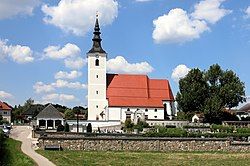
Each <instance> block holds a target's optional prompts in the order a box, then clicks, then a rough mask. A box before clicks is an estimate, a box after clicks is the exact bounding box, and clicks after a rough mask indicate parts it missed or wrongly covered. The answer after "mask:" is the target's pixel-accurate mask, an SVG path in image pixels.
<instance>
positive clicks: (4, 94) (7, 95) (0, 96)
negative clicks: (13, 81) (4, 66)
mask: <svg viewBox="0 0 250 166" xmlns="http://www.w3.org/2000/svg"><path fill="white" fill-rule="evenodd" d="M10 98H13V95H12V94H10V93H8V92H5V91H0V99H1V100H4V99H10Z"/></svg>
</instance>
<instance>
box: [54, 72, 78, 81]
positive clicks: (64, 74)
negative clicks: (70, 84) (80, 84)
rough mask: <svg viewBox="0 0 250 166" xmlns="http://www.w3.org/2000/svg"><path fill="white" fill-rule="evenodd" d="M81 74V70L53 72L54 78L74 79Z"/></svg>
mask: <svg viewBox="0 0 250 166" xmlns="http://www.w3.org/2000/svg"><path fill="white" fill-rule="evenodd" d="M81 75H82V72H79V71H76V70H73V71H71V72H70V73H68V72H65V71H59V72H57V73H56V74H55V79H75V78H78V77H80V76H81Z"/></svg>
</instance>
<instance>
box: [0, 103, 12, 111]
mask: <svg viewBox="0 0 250 166" xmlns="http://www.w3.org/2000/svg"><path fill="white" fill-rule="evenodd" d="M0 109H1V110H11V108H10V107H9V106H8V105H7V104H5V103H3V102H1V101H0Z"/></svg>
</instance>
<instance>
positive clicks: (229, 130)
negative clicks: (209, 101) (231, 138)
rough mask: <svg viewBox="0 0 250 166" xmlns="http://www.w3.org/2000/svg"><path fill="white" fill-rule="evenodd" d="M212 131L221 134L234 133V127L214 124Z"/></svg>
mask: <svg viewBox="0 0 250 166" xmlns="http://www.w3.org/2000/svg"><path fill="white" fill-rule="evenodd" d="M212 131H213V132H216V131H219V132H226V133H232V132H233V131H234V127H233V126H223V125H216V124H213V125H212Z"/></svg>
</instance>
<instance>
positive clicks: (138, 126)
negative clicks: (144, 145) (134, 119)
mask: <svg viewBox="0 0 250 166" xmlns="http://www.w3.org/2000/svg"><path fill="white" fill-rule="evenodd" d="M148 127H149V124H148V123H147V122H145V121H139V122H138V123H137V124H136V125H135V126H133V129H138V131H142V130H143V128H148Z"/></svg>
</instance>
